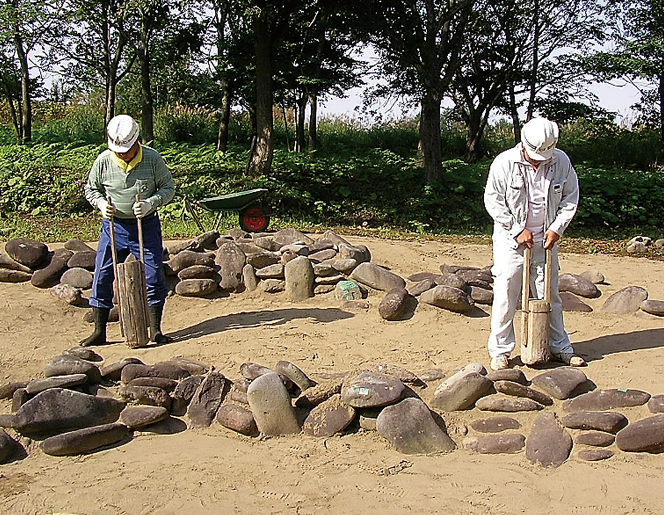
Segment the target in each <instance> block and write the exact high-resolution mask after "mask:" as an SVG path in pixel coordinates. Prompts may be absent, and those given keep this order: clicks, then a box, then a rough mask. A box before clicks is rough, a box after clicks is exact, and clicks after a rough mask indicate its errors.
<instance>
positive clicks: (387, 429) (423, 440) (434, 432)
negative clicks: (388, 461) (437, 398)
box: [376, 397, 455, 454]
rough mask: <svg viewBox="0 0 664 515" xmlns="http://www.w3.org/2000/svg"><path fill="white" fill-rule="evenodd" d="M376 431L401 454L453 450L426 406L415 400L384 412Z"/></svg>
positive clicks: (387, 408)
mask: <svg viewBox="0 0 664 515" xmlns="http://www.w3.org/2000/svg"><path fill="white" fill-rule="evenodd" d="M376 431H377V432H378V434H380V435H381V436H382V437H383V438H385V439H386V440H387V441H388V442H390V444H391V445H392V446H393V447H394V448H395V449H396V450H397V451H398V452H401V453H404V454H429V453H433V452H449V451H452V450H453V449H454V447H455V444H454V442H453V441H452V439H451V438H450V437H449V436H448V435H447V433H446V432H445V431H443V430H442V429H441V428H440V426H438V424H436V421H435V420H434V418H433V416H432V414H431V411H430V410H429V408H428V406H427V405H426V404H425V403H424V402H423V401H422V400H420V399H418V398H415V397H408V398H406V399H403V400H402V401H400V402H398V403H397V404H393V405H391V406H387V407H386V408H383V410H382V411H381V412H380V415H378V418H377V419H376Z"/></svg>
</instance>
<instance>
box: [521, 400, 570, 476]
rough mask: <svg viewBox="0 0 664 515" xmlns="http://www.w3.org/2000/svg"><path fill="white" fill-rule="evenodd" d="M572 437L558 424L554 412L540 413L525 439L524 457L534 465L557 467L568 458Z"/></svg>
mask: <svg viewBox="0 0 664 515" xmlns="http://www.w3.org/2000/svg"><path fill="white" fill-rule="evenodd" d="M571 451H572V437H571V436H570V435H569V434H568V433H567V431H565V429H564V428H563V427H561V426H560V424H559V423H558V420H557V418H556V415H555V413H553V412H551V411H544V412H542V413H540V414H539V415H538V416H537V418H536V419H535V421H534V422H533V426H532V428H531V430H530V435H528V438H527V439H526V458H528V461H529V462H530V463H532V464H534V465H541V466H542V467H557V466H559V465H561V464H562V463H563V462H565V461H566V460H567V458H569V455H570V452H571Z"/></svg>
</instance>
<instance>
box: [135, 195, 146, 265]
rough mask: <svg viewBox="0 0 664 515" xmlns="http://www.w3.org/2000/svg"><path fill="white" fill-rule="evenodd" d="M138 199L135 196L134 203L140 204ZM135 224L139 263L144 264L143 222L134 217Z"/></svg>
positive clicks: (139, 218)
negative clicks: (136, 227)
mask: <svg viewBox="0 0 664 515" xmlns="http://www.w3.org/2000/svg"><path fill="white" fill-rule="evenodd" d="M140 200H141V199H140V198H139V196H138V195H136V202H140ZM136 223H137V225H138V251H139V253H140V256H141V263H143V264H145V252H144V251H143V220H141V217H136Z"/></svg>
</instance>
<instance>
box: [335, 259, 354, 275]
mask: <svg viewBox="0 0 664 515" xmlns="http://www.w3.org/2000/svg"><path fill="white" fill-rule="evenodd" d="M328 263H329V264H330V266H331V267H332V269H333V270H336V271H337V272H341V273H342V274H346V275H348V274H350V273H351V272H352V271H353V270H355V268H356V267H357V265H359V263H358V262H357V260H356V259H333V260H331V261H329V262H328Z"/></svg>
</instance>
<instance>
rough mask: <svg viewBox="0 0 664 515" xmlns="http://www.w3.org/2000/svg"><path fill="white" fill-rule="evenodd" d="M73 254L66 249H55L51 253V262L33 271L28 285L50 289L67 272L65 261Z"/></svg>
mask: <svg viewBox="0 0 664 515" xmlns="http://www.w3.org/2000/svg"><path fill="white" fill-rule="evenodd" d="M73 254H74V253H73V252H72V251H71V250H67V249H56V250H55V251H53V255H52V256H51V260H50V262H49V263H48V265H47V266H45V267H44V268H40V269H39V270H35V272H34V273H33V274H32V278H31V279H30V283H31V284H32V285H33V286H36V287H37V288H50V287H51V286H55V285H56V284H58V283H59V282H60V277H62V274H64V273H65V271H66V270H67V261H69V258H70V257H72V255H73Z"/></svg>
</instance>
